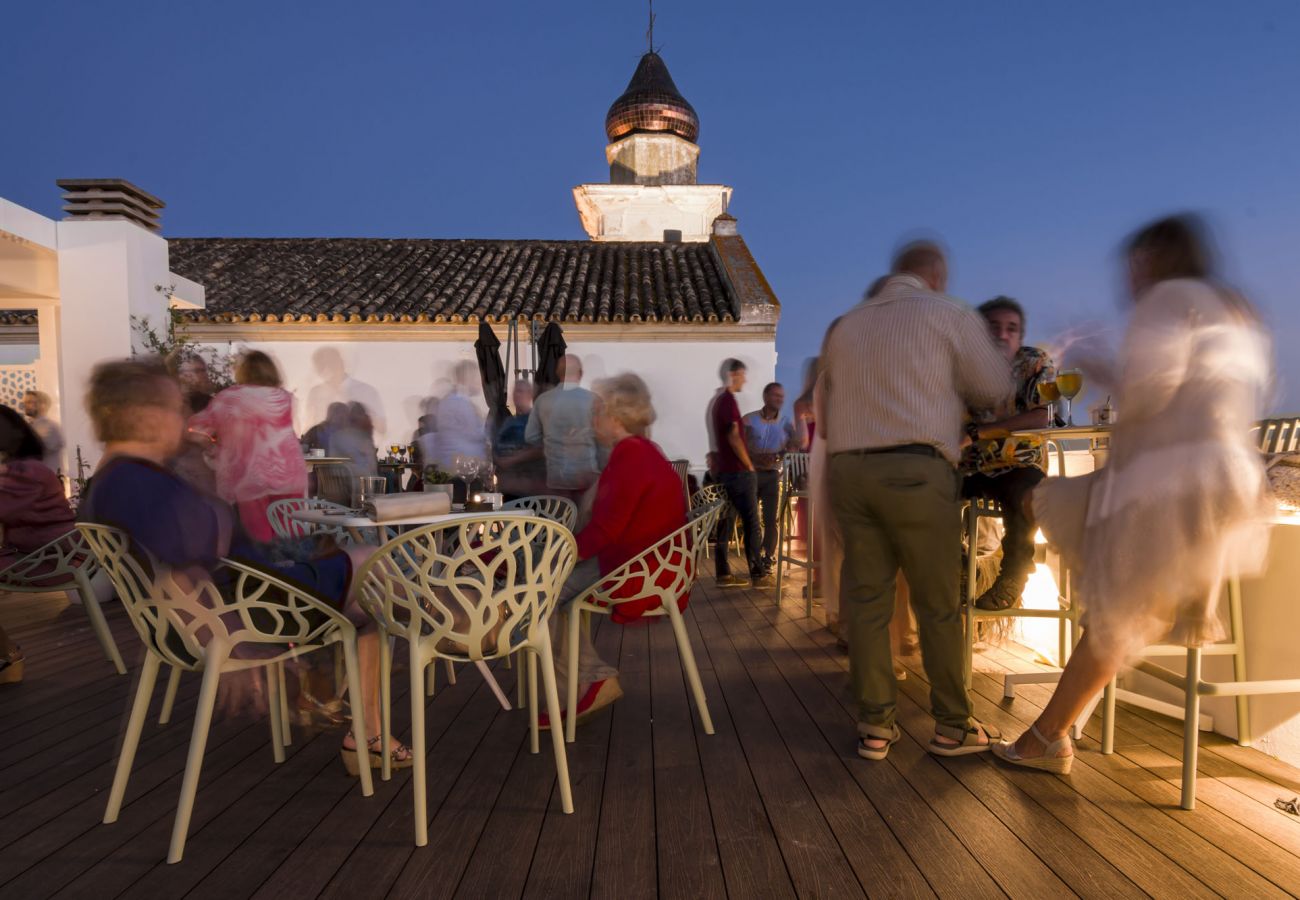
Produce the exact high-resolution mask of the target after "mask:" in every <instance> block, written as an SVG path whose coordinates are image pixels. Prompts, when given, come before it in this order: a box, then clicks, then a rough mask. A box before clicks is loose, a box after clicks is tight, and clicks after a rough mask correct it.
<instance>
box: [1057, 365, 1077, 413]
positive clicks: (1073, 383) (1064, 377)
mask: <svg viewBox="0 0 1300 900" xmlns="http://www.w3.org/2000/svg"><path fill="white" fill-rule="evenodd" d="M1056 389H1057V390H1059V391H1060V392H1061V396H1062V397H1064V398H1065V424H1066V425H1073V424H1074V408H1073V407H1074V404H1073V403H1071V402H1070V401H1072V400H1073V399H1074V398H1075V397H1077V396H1079V392H1080V391H1081V390H1083V373H1082V372H1080V371H1079V370H1078V369H1066V370H1065V371H1064V372H1060V373H1058V374H1057V376H1056Z"/></svg>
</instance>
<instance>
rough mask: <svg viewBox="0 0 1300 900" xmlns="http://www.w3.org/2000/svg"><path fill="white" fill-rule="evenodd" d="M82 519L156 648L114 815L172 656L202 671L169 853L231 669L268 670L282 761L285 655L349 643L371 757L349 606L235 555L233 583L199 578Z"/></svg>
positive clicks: (181, 846) (366, 778) (117, 782)
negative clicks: (341, 607) (343, 609)
mask: <svg viewBox="0 0 1300 900" xmlns="http://www.w3.org/2000/svg"><path fill="white" fill-rule="evenodd" d="M77 528H78V529H79V530H80V531H81V534H82V535H83V536H84V537H85V540H86V543H87V545H88V546H89V547H90V549H91V551H92V552H93V553H94V555H95V557H96V559H97V560H98V561H99V564H100V565H101V566H102V567H103V569H104V571H105V572H107V573H108V576H109V577H110V578H111V579H112V581H113V586H114V587H116V588H117V592H118V596H119V597H120V598H121V600H122V605H123V606H124V607H125V608H126V611H127V615H128V616H129V617H130V619H131V624H132V625H134V626H135V629H136V632H137V633H138V634H139V635H140V639H141V640H142V641H143V642H144V645H145V648H146V651H147V652H146V654H145V661H144V667H143V669H142V670H141V672H140V682H139V684H138V685H137V686H136V692H135V699H134V700H133V701H132V704H131V713H130V718H129V720H128V722H127V726H126V734H125V736H124V737H123V740H122V749H121V752H120V754H119V755H118V759H117V769H116V772H115V773H114V775H113V786H112V789H111V790H110V791H109V795H108V807H107V809H106V810H105V812H104V823H105V824H109V823H112V822H115V821H117V817H118V813H119V812H120V811H121V809H122V798H123V796H124V795H125V793H126V785H127V781H128V779H129V778H130V777H131V766H132V764H133V763H134V761H135V753H136V748H137V747H138V746H139V743H140V733H141V732H142V731H143V729H144V720H145V716H146V715H147V714H148V711H149V700H150V697H151V695H152V694H153V688H154V683H155V681H156V679H157V677H158V668H159V666H161V665H162V664H163V663H168V664H169V665H171V666H173V667H174V668H176V669H186V670H188V671H196V672H202V673H203V684H202V686H201V687H200V689H199V698H198V704H197V706H196V708H195V712H194V731H193V733H192V734H191V736H190V748H189V755H188V758H187V760H186V763H185V775H184V778H183V779H182V781H181V793H180V801H179V803H178V804H177V807H176V819H175V821H174V823H173V825H172V836H171V845H170V847H169V849H168V852H167V862H169V863H175V862H179V861H180V859H181V856H182V855H183V853H184V852H185V838H186V833H187V832H188V830H189V824H190V816H191V814H192V813H193V811H194V796H195V793H196V792H197V789H198V784H199V771H200V769H201V768H202V766H203V751H204V747H205V746H206V744H207V739H208V728H209V726H210V724H211V722H212V709H213V705H214V703H215V702H216V699H217V683H218V681H219V680H220V678H221V674H222V673H223V672H235V671H242V670H245V669H254V668H266V669H267V670H268V671H267V673H266V676H267V677H266V684H267V699H268V703H269V706H270V710H271V714H270V715H269V717H268V718H269V719H270V723H271V744H272V748H273V751H274V756H275V761H276V762H277V763H278V762H283V761H284V742H283V733H282V730H281V728H282V722H281V716H280V715H279V714H278V712H279V710H281V709H282V704H281V697H280V692H281V689H282V686H283V677H282V673H283V663H284V661H285V660H287V659H292V658H293V657H295V656H298V655H300V654H302V653H307V652H309V651H312V650H316V649H318V648H320V647H323V646H326V645H328V644H333V643H341V644H342V645H343V654H344V658H345V660H346V665H347V677H348V692H349V693H350V694H351V697H352V736H353V739H354V740H355V741H356V744H357V753H358V755H360V756H361V758H362V760H363V761H364V760H365V754H366V748H367V744H366V734H365V716H364V710H363V709H362V706H361V696H362V695H361V682H360V674H359V672H358V669H357V633H356V629H355V628H354V627H353V625H352V623H351V622H349V621H348V620H347V618H346V617H345V616H344V615H343V614H342V613H340V612H338V611H337V610H335V609H333V608H332V607H330V606H329V605H327V604H326V603H324V602H322V601H321V600H318V599H317V598H315V597H313V596H311V595H310V594H307V593H304V592H303V591H301V590H299V589H298V588H295V587H293V586H292V585H290V584H288V583H287V582H284V581H281V580H280V579H278V578H275V577H273V576H271V575H268V574H266V573H264V572H260V571H257V570H255V569H251V568H249V567H247V566H244V565H242V564H240V563H237V562H234V561H233V560H223V561H222V566H223V568H224V569H225V572H224V573H223V574H225V575H228V576H229V581H228V582H227V583H226V584H225V590H224V592H223V591H221V590H218V588H217V587H216V585H214V584H213V583H212V582H211V581H209V580H206V579H205V580H203V581H201V582H199V583H190V581H189V579H188V578H186V577H185V576H183V575H178V573H174V572H173V571H172V570H171V569H170V568H169V567H167V566H165V565H163V564H161V563H159V562H158V561H157V560H155V559H153V558H152V557H151V556H150V554H149V553H148V552H147V551H146V550H144V548H142V547H139V546H134V547H133V546H132V543H131V539H130V537H129V536H128V535H127V534H126V532H124V531H121V530H120V529H117V528H111V527H109V526H106V525H87V524H81V525H78V526H77ZM360 776H361V793H362V794H363V795H365V796H367V797H368V796H370V795H371V794H372V793H374V786H373V784H372V782H371V777H370V768H369V766H368V765H364V764H363V765H362V766H361V770H360Z"/></svg>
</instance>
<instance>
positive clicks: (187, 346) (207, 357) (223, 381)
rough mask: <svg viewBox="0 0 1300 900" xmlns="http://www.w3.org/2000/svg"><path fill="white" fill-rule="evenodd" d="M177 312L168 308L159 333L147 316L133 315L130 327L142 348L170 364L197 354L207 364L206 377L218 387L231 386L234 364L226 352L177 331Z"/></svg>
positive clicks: (178, 317)
mask: <svg viewBox="0 0 1300 900" xmlns="http://www.w3.org/2000/svg"><path fill="white" fill-rule="evenodd" d="M179 321H180V315H179V313H178V312H177V311H176V310H174V309H173V310H170V311H169V315H168V317H167V330H166V332H165V333H162V334H160V333H159V332H158V330H157V329H156V328H154V327H153V325H152V324H151V323H150V321H149V317H148V316H132V317H131V330H132V331H134V332H135V333H136V334H137V335H139V336H140V343H141V344H143V345H144V351H145V353H146V354H148V355H150V356H159V357H162V359H163V360H164V361H166V362H167V363H168V364H169V365H170V364H174V363H179V362H180V360H181V359H183V358H184V357H187V356H197V357H198V358H199V359H202V360H203V362H204V363H205V364H206V365H207V367H208V378H209V379H210V380H211V381H212V386H213V387H214V388H216V389H217V390H220V389H221V388H225V387H230V385H232V384H234V383H235V375H234V367H233V365H232V363H231V359H230V356H229V355H222V354H221V353H219V352H218V351H217V349H216V348H215V347H204V346H201V345H199V344H196V343H194V341H193V340H191V339H190V337H189V336H188V335H184V334H177V333H176V324H177V322H179Z"/></svg>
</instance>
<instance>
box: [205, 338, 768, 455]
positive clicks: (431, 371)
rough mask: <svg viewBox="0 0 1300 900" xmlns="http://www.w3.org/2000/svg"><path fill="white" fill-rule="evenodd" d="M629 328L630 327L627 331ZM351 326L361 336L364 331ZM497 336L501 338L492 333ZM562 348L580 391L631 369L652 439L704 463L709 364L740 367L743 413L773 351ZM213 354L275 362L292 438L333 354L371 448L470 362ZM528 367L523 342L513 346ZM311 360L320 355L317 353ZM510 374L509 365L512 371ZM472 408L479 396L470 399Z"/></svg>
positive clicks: (411, 424)
mask: <svg viewBox="0 0 1300 900" xmlns="http://www.w3.org/2000/svg"><path fill="white" fill-rule="evenodd" d="M635 328H636V326H629V329H630V330H632V331H633V333H634V332H635ZM358 330H360V331H362V332H364V326H361V327H360V328H359V329H358ZM501 337H504V335H501ZM566 337H567V338H568V339H569V340H570V341H571V342H570V344H569V351H570V352H571V353H576V354H578V355H579V356H580V357H581V358H582V360H583V364H584V368H585V377H584V379H583V384H584V385H588V386H589V385H590V384H591V382H592V381H593V380H594V379H597V378H601V377H604V376H606V375H613V374H616V373H618V372H625V371H632V372H636V373H637V374H638V375H640V376H641V377H642V378H644V379H645V380H646V383H647V384H648V385H649V387H650V391H651V393H652V395H653V398H654V403H655V409H656V411H657V412H658V415H659V420H658V422H656V423H655V426H654V428H653V431H652V435H651V436H652V437H653V438H654V440H655V441H657V442H658V443H659V445H660V446H661V447H663V449H664V452H665V453H666V454H667V455H668V457H669V458H670V459H673V458H685V459H689V460H690V461H691V462H692V463H693V464H694V465H697V466H703V464H704V457H705V453H706V452H707V451H708V436H707V434H706V432H705V426H704V415H705V409H706V407H707V405H708V403H709V400H710V399H711V398H712V396H713V393H714V391H715V390H716V388H717V386H718V385H719V384H720V381H719V379H718V367H719V364H720V363H721V362H722V360H724V359H726V358H727V357H728V356H734V357H736V358H738V359H741V360H743V361H744V362H745V363H746V364H747V365H748V367H749V371H750V384H749V385H748V386H747V388H746V390H745V392H744V393H743V394H742V395H741V397H740V398H739V399H740V406H741V409H742V410H744V411H748V410H750V409H756V408H758V406H759V405H761V400H760V392H761V391H762V388H763V385H764V384H766V383H767V382H768V381H771V380H772V378H773V377H775V372H776V345H775V343H774V342H772V341H762V342H759V341H735V342H722V341H698V342H696V341H683V342H680V343H674V342H670V341H662V342H660V341H656V342H649V341H629V342H622V341H619V342H615V341H602V342H583V341H581V340H580V339H578V338H575V337H572V336H569V335H566ZM206 346H213V347H216V348H217V349H218V350H219V351H221V352H228V351H235V350H238V349H239V348H240V347H243V346H247V347H255V348H257V349H259V350H263V351H265V352H267V353H269V354H271V356H273V357H274V358H275V360H276V362H277V363H278V364H279V365H280V368H281V372H282V374H283V376H284V379H285V386H286V387H287V388H288V389H289V390H290V391H292V392H293V393H294V395H295V396H296V397H297V400H298V402H297V409H296V413H295V415H296V421H297V427H298V431H299V433H302V432H303V431H305V430H306V429H307V428H309V427H310V426H311V425H312V424H314V423H315V422H317V421H319V420H320V419H321V418H322V417H323V415H324V406H325V405H327V404H328V403H329V402H331V401H332V400H334V399H341V398H337V397H336V396H335V394H336V393H337V392H336V391H334V390H331V389H329V388H328V387H327V386H326V385H325V383H324V379H323V378H322V376H321V374H320V373H319V371H318V366H317V364H316V363H317V360H321V359H323V356H324V355H328V354H330V353H332V352H337V353H338V354H339V355H340V356H341V357H342V360H343V365H344V368H345V369H346V371H347V373H348V376H349V377H350V378H351V379H353V380H354V381H355V382H359V383H360V384H362V385H365V386H368V387H369V388H373V389H374V390H373V394H372V393H371V392H370V391H367V390H365V389H364V388H363V389H362V391H361V393H363V394H370V395H371V396H377V397H378V398H379V406H380V409H378V410H372V414H375V413H378V415H376V416H375V418H376V420H377V425H378V421H379V420H382V422H383V429H382V431H379V429H378V428H377V433H376V444H377V445H379V446H383V445H386V444H389V443H393V442H401V443H405V442H407V441H409V440H410V437H411V434H412V433H413V432H414V430H415V426H416V421H417V419H418V418H419V415H420V404H421V401H422V400H423V399H424V398H426V397H429V396H442V395H444V394H446V393H447V391H448V389H449V387H450V377H451V369H452V367H453V366H454V365H455V364H456V363H457V362H459V361H460V360H462V359H469V360H473V359H474V358H475V357H474V348H473V345H472V344H471V343H469V342H468V341H466V342H450V341H357V340H353V341H297V340H294V341H275V340H249V341H241V342H235V343H222V344H207V345H206ZM522 352H523V357H524V361H525V363H527V362H528V359H529V356H528V348H527V345H526V344H525V345H523V347H522ZM318 354H322V355H321V356H318ZM512 368H513V365H512ZM478 399H479V400H480V407H481V409H482V410H486V405H485V404H482V403H481V394H479V395H478Z"/></svg>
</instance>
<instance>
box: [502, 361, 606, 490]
mask: <svg viewBox="0 0 1300 900" xmlns="http://www.w3.org/2000/svg"><path fill="white" fill-rule="evenodd" d="M556 374H558V375H559V376H560V384H559V385H557V386H556V387H554V388H551V390H549V391H547V392H546V393H544V394H542V395H541V396H539V397H537V398H536V399H535V400H534V401H533V411H532V413H531V414H530V415H529V417H528V425H527V427H526V428H525V429H524V441H525V442H526V443H527V444H529V445H530V446H532V447H534V448H537V449H538V450H540V453H541V455H542V456H544V457H545V459H546V488H547V490H548V491H550V492H551V493H553V494H559V495H560V496H563V497H568V498H569V499H571V500H573V501H574V502H575V503H579V502H580V501H581V499H582V496H583V494H585V493H586V491H587V489H588V488H590V487H591V486H592V485H593V484H595V483H596V479H597V478H599V477H600V455H599V452H598V450H597V448H596V434H595V432H594V431H592V427H591V408H592V404H593V403H594V402H595V399H596V397H595V394H593V393H592V392H591V391H589V390H587V389H586V388H584V387H583V386H582V360H581V359H579V358H578V357H577V356H575V355H573V354H572V353H570V354H568V355H567V356H565V357H564V359H562V360H560V364H559V366H558V367H557V370H556ZM516 458H518V457H516Z"/></svg>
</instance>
